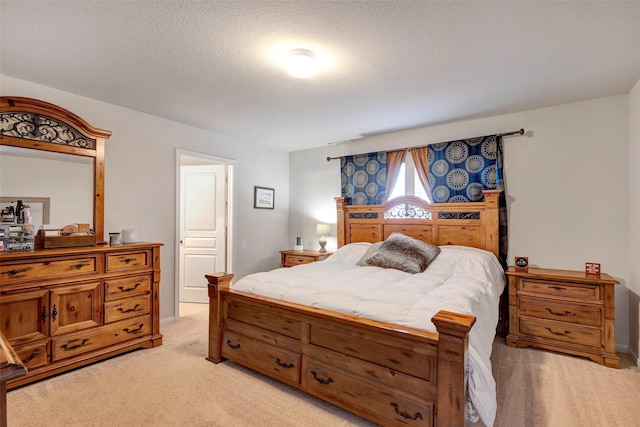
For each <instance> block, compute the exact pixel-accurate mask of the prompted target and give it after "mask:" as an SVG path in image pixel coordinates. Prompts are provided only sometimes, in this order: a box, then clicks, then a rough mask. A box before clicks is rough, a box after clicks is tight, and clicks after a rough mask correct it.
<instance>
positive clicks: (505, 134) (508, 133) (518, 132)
mask: <svg viewBox="0 0 640 427" xmlns="http://www.w3.org/2000/svg"><path fill="white" fill-rule="evenodd" d="M511 135H524V129H520V130H514V131H513V132H503V133H497V134H496V136H511ZM428 145H431V144H427V145H420V146H417V147H405V148H400V149H399V150H410V149H412V148H424V147H427V146H428ZM393 151H397V150H393ZM342 157H344V156H342ZM342 157H327V162H330V161H331V160H338V159H341V158H342Z"/></svg>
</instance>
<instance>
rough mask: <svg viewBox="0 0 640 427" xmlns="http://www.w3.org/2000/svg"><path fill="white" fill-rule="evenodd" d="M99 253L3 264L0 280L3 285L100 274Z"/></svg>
mask: <svg viewBox="0 0 640 427" xmlns="http://www.w3.org/2000/svg"><path fill="white" fill-rule="evenodd" d="M97 258H98V257H97V255H90V256H83V257H78V258H65V259H60V258H44V259H41V260H38V261H35V262H25V263H15V264H3V265H1V266H0V280H1V281H2V284H3V285H8V284H10V283H14V282H22V281H33V280H45V279H46V280H48V279H54V278H61V279H64V278H73V277H80V276H87V275H92V274H98V259H97Z"/></svg>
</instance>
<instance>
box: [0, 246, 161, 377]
mask: <svg viewBox="0 0 640 427" xmlns="http://www.w3.org/2000/svg"><path fill="white" fill-rule="evenodd" d="M161 246H162V245H161V244H158V243H135V244H127V245H121V246H90V247H75V248H61V249H43V250H35V251H32V252H16V253H2V254H0V331H1V332H2V334H4V336H5V337H6V338H7V340H8V341H9V343H10V345H11V346H12V347H13V349H14V350H15V352H16V353H17V354H18V356H19V357H20V358H21V359H22V362H23V363H24V365H25V366H26V368H27V369H28V374H27V375H26V376H24V377H20V378H17V379H15V380H13V381H10V382H9V383H8V388H13V387H16V386H19V385H23V384H27V383H30V382H33V381H36V380H39V379H42V378H45V377H48V376H51V375H54V374H57V373H60V372H64V371H67V370H70V369H74V368H77V367H79V366H83V365H86V364H89V363H92V362H95V361H98V360H102V359H106V358H108V357H112V356H114V355H117V354H121V353H124V352H127V351H130V350H133V349H136V348H140V347H154V346H158V345H161V344H162V335H161V334H160V321H159V301H160V296H159V285H160V247H161Z"/></svg>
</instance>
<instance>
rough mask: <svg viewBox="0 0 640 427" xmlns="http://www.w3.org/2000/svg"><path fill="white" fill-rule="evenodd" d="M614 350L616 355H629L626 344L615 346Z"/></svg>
mask: <svg viewBox="0 0 640 427" xmlns="http://www.w3.org/2000/svg"><path fill="white" fill-rule="evenodd" d="M615 348H616V353H629V346H628V345H626V344H616V345H615ZM629 354H630V353H629Z"/></svg>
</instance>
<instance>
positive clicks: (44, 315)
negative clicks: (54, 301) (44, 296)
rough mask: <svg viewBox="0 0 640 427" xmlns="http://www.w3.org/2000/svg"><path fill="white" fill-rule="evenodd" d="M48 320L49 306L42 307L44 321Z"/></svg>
mask: <svg viewBox="0 0 640 427" xmlns="http://www.w3.org/2000/svg"><path fill="white" fill-rule="evenodd" d="M46 321H47V307H42V323H45V322H46Z"/></svg>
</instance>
